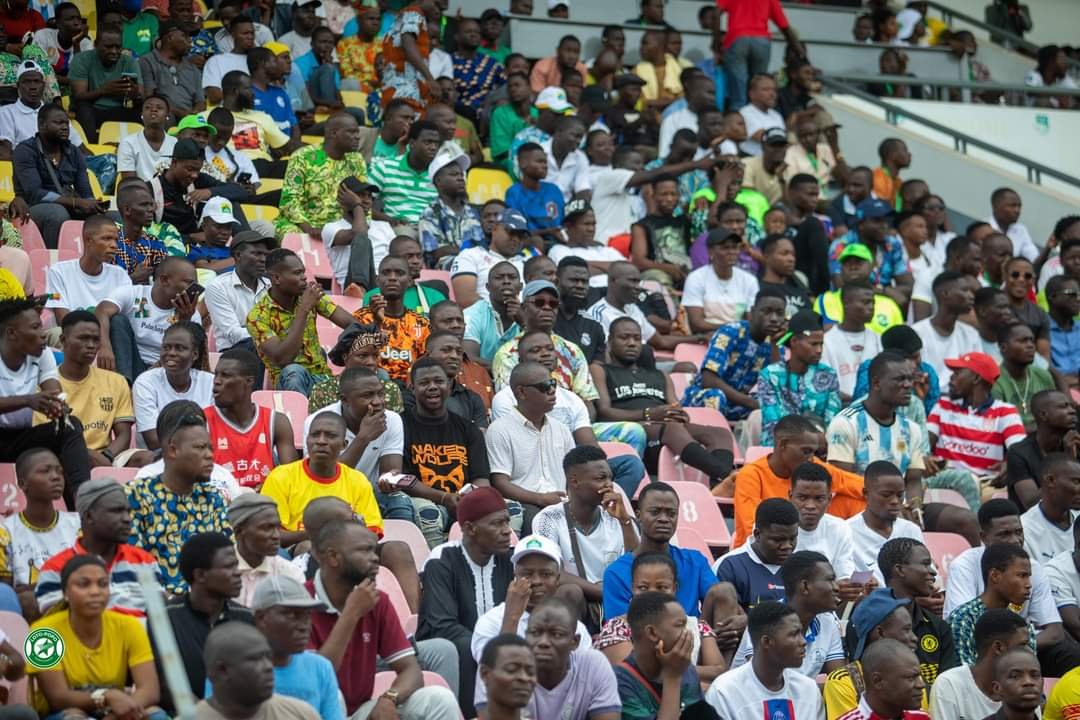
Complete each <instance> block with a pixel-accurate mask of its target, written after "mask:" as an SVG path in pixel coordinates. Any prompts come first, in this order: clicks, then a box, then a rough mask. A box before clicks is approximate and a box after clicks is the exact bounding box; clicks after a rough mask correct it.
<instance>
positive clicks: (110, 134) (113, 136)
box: [98, 120, 143, 145]
mask: <svg viewBox="0 0 1080 720" xmlns="http://www.w3.org/2000/svg"><path fill="white" fill-rule="evenodd" d="M142 131H143V126H142V125H140V124H139V123H137V122H117V121H115V120H107V121H106V122H103V123H101V130H99V131H98V142H99V143H101V144H102V145H119V144H120V138H122V137H125V136H127V135H134V134H135V133H141V132H142Z"/></svg>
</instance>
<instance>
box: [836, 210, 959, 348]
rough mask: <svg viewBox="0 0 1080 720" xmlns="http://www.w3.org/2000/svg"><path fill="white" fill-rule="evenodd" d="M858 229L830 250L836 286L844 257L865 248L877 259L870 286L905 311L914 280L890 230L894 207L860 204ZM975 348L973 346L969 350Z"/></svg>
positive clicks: (896, 238) (871, 274) (901, 243)
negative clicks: (852, 248)
mask: <svg viewBox="0 0 1080 720" xmlns="http://www.w3.org/2000/svg"><path fill="white" fill-rule="evenodd" d="M856 212H857V214H858V216H859V219H858V221H857V222H858V224H857V226H856V227H855V228H854V229H852V230H850V231H848V233H847V235H845V236H844V237H843V238H840V239H837V240H833V242H832V245H831V246H830V247H829V273H830V274H831V275H832V276H833V282H834V283H836V284H839V282H838V281H837V276H838V275H840V271H841V263H840V256H841V255H842V254H843V253H844V250H846V249H847V248H848V247H849V246H851V245H854V244H856V243H858V244H861V245H865V246H866V247H867V248H868V249H869V250H870V252H871V254H872V255H873V257H874V265H875V266H876V267H874V268H873V269H872V270H871V273H870V282H871V283H873V284H874V285H878V286H881V287H882V288H884V290H883V292H884V293H885V294H886V295H888V296H889V297H890V298H892V299H893V300H895V301H896V303H897V304H898V305H900V306H901V307H903V306H905V305H907V303H908V302H909V300H910V298H911V295H912V288H913V286H914V278H913V277H912V274H911V267H910V265H909V264H908V261H907V257H906V256H905V253H904V244H903V242H901V240H900V238H899V237H897V236H896V235H894V234H892V233H891V232H890V229H889V218H890V217H891V216H892V209H891V207H890V206H889V205H888V204H886V203H885V202H884V201H883V200H878V199H877V198H868V199H866V200H863V201H862V202H861V203H859V206H858V208H857V210H856ZM967 347H971V346H967Z"/></svg>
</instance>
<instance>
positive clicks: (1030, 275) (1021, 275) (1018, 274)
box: [1009, 270, 1035, 280]
mask: <svg viewBox="0 0 1080 720" xmlns="http://www.w3.org/2000/svg"><path fill="white" fill-rule="evenodd" d="M1009 277H1011V278H1012V279H1013V280H1019V279H1020V278H1024V279H1025V280H1034V279H1035V273H1029V272H1025V273H1022V272H1020V271H1019V270H1013V271H1012V272H1011V273H1009Z"/></svg>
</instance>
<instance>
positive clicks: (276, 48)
mask: <svg viewBox="0 0 1080 720" xmlns="http://www.w3.org/2000/svg"><path fill="white" fill-rule="evenodd" d="M263 47H264V48H266V49H267V50H269V51H270V52H272V53H274V54H275V55H281V54H285V55H289V54H290V53H289V46H288V45H286V44H285V43H279V42H268V43H266V44H265V45H263Z"/></svg>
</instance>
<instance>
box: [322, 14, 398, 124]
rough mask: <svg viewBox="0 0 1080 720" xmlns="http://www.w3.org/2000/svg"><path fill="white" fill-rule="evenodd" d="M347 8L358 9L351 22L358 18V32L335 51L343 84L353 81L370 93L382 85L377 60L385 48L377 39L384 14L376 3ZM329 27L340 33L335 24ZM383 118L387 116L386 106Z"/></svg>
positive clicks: (345, 39) (341, 42)
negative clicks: (334, 26)
mask: <svg viewBox="0 0 1080 720" xmlns="http://www.w3.org/2000/svg"><path fill="white" fill-rule="evenodd" d="M348 10H349V14H350V15H351V14H352V13H353V12H355V16H354V18H351V19H350V22H352V20H353V19H355V22H356V34H355V35H352V36H346V37H342V38H341V39H340V40H338V44H337V50H336V52H337V56H338V58H339V60H340V61H341V62H340V70H341V77H342V80H343V83H342V84H343V85H344V84H346V81H349V80H353V81H355V82H356V84H357V85H358V86H359V90H360V91H361V92H366V93H370V92H371V91H372V90H374V89H375V87H376V86H378V84H379V72H378V69H377V68H376V62H375V61H376V58H377V57H378V55H379V53H380V52H381V51H382V42H381V41H379V40H378V39H377V36H378V34H379V25H380V23H381V20H382V13H381V12H380V11H379V9H378V7H377V6H374V5H367V6H361V7H359V8H356V10H355V11H354V10H353V9H352V8H351V7H349V8H348ZM330 29H331V30H334V31H335V32H337V31H336V29H335V28H333V27H331V28H330ZM383 118H384V120H385V118H386V112H385V109H384V111H383Z"/></svg>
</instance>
